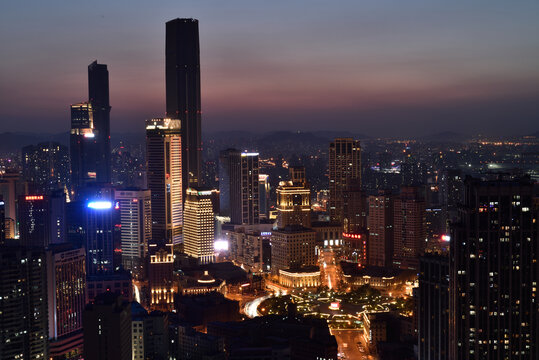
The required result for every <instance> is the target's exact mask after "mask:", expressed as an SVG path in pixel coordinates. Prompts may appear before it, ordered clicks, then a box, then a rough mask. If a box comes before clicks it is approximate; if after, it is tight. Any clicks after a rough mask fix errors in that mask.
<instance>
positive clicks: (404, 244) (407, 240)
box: [393, 186, 427, 270]
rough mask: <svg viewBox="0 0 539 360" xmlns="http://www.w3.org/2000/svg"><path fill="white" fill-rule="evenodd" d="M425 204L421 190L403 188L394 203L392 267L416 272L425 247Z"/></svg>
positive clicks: (412, 187)
mask: <svg viewBox="0 0 539 360" xmlns="http://www.w3.org/2000/svg"><path fill="white" fill-rule="evenodd" d="M425 209H426V203H425V199H424V197H423V195H422V194H421V188H420V187H415V186H403V187H402V188H401V192H400V195H399V196H398V197H396V198H395V202H394V218H393V219H394V230H393V236H394V244H393V265H394V266H396V267H398V268H401V269H410V270H418V269H419V257H420V256H421V255H423V253H424V251H425V248H426V246H427V220H426V210H425Z"/></svg>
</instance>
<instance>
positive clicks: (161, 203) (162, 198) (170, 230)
mask: <svg viewBox="0 0 539 360" xmlns="http://www.w3.org/2000/svg"><path fill="white" fill-rule="evenodd" d="M180 124H181V122H180V120H176V119H151V120H146V162H147V164H148V174H147V178H148V188H149V189H150V190H151V194H152V201H151V203H152V222H153V223H152V242H153V243H154V244H158V245H159V246H164V245H165V244H168V243H174V244H178V243H180V241H181V237H182V216H183V215H182V205H183V204H182V199H183V197H182V155H181V151H182V140H181V133H182V132H181V125H180Z"/></svg>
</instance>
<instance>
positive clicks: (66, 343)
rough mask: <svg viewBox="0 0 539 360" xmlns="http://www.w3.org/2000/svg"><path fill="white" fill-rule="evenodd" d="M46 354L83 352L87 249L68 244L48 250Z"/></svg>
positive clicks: (69, 355) (72, 355)
mask: <svg viewBox="0 0 539 360" xmlns="http://www.w3.org/2000/svg"><path fill="white" fill-rule="evenodd" d="M46 256H47V261H46V263H47V304H48V323H49V356H50V357H51V358H53V359H66V358H68V359H69V358H76V357H77V356H82V353H83V334H82V313H83V311H84V307H85V305H86V302H87V298H86V253H85V251H84V249H74V248H73V247H72V246H70V245H68V244H58V245H54V246H51V247H50V248H49V249H48V250H47V254H46Z"/></svg>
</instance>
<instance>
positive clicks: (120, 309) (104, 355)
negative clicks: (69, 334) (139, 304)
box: [83, 292, 132, 360]
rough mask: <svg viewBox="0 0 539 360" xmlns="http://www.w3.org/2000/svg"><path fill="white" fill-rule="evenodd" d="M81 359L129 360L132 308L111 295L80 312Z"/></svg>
mask: <svg viewBox="0 0 539 360" xmlns="http://www.w3.org/2000/svg"><path fill="white" fill-rule="evenodd" d="M83 324H84V358H85V359H96V360H105V359H118V360H132V353H131V305H130V304H129V303H128V302H127V301H124V300H123V299H122V297H121V296H119V295H117V294H114V293H110V292H107V293H104V294H101V295H99V296H97V297H96V299H95V301H94V303H91V304H88V305H87V306H86V308H85V309H84V313H83Z"/></svg>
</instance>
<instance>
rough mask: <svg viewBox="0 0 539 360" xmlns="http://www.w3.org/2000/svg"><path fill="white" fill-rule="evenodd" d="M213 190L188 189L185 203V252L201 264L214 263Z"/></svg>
mask: <svg viewBox="0 0 539 360" xmlns="http://www.w3.org/2000/svg"><path fill="white" fill-rule="evenodd" d="M214 215H215V214H214V212H213V205H212V190H200V191H199V190H196V189H193V188H188V189H187V191H186V198H185V203H184V251H185V253H186V254H187V255H189V256H192V257H194V258H196V259H198V262H199V263H201V264H207V263H211V262H214V260H215V251H214V245H213V242H214Z"/></svg>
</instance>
